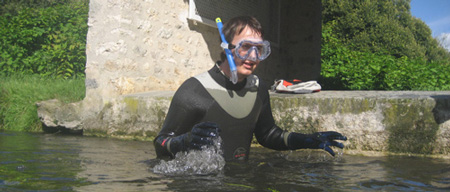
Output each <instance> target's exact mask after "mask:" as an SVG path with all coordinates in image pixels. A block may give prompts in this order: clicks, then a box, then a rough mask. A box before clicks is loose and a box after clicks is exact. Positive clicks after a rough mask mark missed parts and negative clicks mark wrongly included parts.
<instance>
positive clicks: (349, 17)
mask: <svg viewBox="0 0 450 192" xmlns="http://www.w3.org/2000/svg"><path fill="white" fill-rule="evenodd" d="M322 4H323V7H324V10H323V12H322V15H323V23H324V24H326V23H328V22H336V25H333V31H334V32H336V35H337V38H339V39H341V40H342V42H343V43H344V44H346V45H347V46H351V48H352V49H353V50H360V51H368V52H373V53H375V52H380V51H384V50H386V51H388V54H390V55H393V56H395V57H397V58H400V57H403V56H407V57H409V58H417V57H421V58H425V59H427V60H441V59H447V60H449V59H450V54H449V53H448V52H447V51H446V50H445V49H444V48H443V47H441V46H439V43H438V41H437V40H436V39H434V38H433V37H432V36H431V30H430V28H429V27H428V26H427V25H426V24H425V23H424V22H423V21H421V20H420V19H418V18H415V17H413V16H412V15H411V12H410V0H323V1H322Z"/></svg>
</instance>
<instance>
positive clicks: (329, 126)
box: [38, 91, 450, 158]
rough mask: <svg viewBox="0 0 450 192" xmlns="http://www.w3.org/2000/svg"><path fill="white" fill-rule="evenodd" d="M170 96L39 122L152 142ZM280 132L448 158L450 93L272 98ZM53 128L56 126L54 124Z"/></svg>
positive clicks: (46, 114) (48, 112) (54, 108)
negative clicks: (333, 136)
mask: <svg viewBox="0 0 450 192" xmlns="http://www.w3.org/2000/svg"><path fill="white" fill-rule="evenodd" d="M173 94H174V92H173V91H158V92H146V93H138V94H130V95H122V96H119V97H116V98H114V99H111V100H109V101H107V102H105V104H104V107H103V109H102V110H101V111H100V112H99V113H98V114H96V115H89V116H82V115H80V117H79V119H71V120H70V121H67V119H64V117H63V116H57V115H56V116H55V115H54V114H61V113H64V112H63V111H64V110H67V109H72V110H76V109H82V108H83V105H87V104H86V103H83V102H79V103H77V104H71V105H65V106H66V107H58V105H60V104H58V102H57V101H54V100H53V101H44V102H40V103H39V106H40V107H39V108H38V111H39V110H40V112H39V117H40V118H41V120H42V122H44V123H46V125H47V126H49V127H55V128H62V127H64V125H70V127H66V128H64V129H71V130H78V131H82V133H83V135H92V136H102V137H118V138H132V139H138V140H152V139H153V137H154V136H155V135H156V134H157V133H158V132H159V129H160V127H161V125H162V123H163V122H164V118H165V114H166V112H167V109H168V107H169V104H170V100H171V98H172V96H173ZM271 104H272V109H273V115H274V118H275V120H276V122H277V124H278V125H279V126H280V127H283V128H284V129H287V130H289V131H298V132H302V133H311V132H316V131H338V132H341V133H343V134H344V135H346V136H347V137H348V138H349V140H348V141H347V142H346V143H345V144H346V150H345V151H346V152H349V153H352V154H364V155H370V154H373V155H380V154H381V155H387V154H409V155H419V156H422V155H424V156H435V157H444V158H445V157H448V156H449V155H450V121H449V119H450V91H440V92H434V91H432V92H430V91H321V92H319V93H314V94H277V93H272V94H271ZM55 122H56V123H55Z"/></svg>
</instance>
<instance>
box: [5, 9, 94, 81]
mask: <svg viewBox="0 0 450 192" xmlns="http://www.w3.org/2000/svg"><path fill="white" fill-rule="evenodd" d="M51 5H54V6H49V7H36V8H29V7H28V8H22V9H20V10H18V11H17V12H14V11H9V12H6V13H3V14H2V15H1V17H0V42H1V45H0V75H7V76H9V75H12V74H40V75H41V76H55V77H62V78H68V77H73V76H83V75H84V68H85V63H86V55H85V49H86V48H85V47H86V34H87V14H88V1H87V0H80V1H73V2H70V3H66V4H61V3H54V4H51ZM3 7H5V6H3Z"/></svg>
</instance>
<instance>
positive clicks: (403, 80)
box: [320, 22, 450, 91]
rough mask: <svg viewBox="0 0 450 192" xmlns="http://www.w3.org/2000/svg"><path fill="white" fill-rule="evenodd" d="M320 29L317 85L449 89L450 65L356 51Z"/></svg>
mask: <svg viewBox="0 0 450 192" xmlns="http://www.w3.org/2000/svg"><path fill="white" fill-rule="evenodd" d="M333 24H334V23H333V22H330V23H328V24H327V25H325V26H324V28H323V30H322V71H321V79H320V83H321V84H322V86H323V89H328V90H332V89H334V90H433V91H438V90H450V64H448V63H444V62H442V63H440V62H436V61H426V60H425V59H421V58H416V59H410V58H408V57H406V56H403V57H401V58H396V57H394V56H392V55H389V54H383V52H381V53H378V54H376V53H371V52H362V51H355V50H351V49H350V48H348V47H347V46H346V45H344V43H342V42H341V41H340V40H339V39H338V38H337V37H336V36H335V35H334V34H335V33H333V31H332V27H331V26H330V25H333Z"/></svg>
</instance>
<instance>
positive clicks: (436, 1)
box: [411, 0, 450, 51]
mask: <svg viewBox="0 0 450 192" xmlns="http://www.w3.org/2000/svg"><path fill="white" fill-rule="evenodd" d="M411 14H412V15H413V16H414V17H417V18H419V19H421V20H422V21H424V22H425V23H426V24H427V25H428V26H429V27H430V29H431V32H432V36H433V37H437V38H438V39H439V38H443V39H444V40H443V46H444V47H446V48H447V49H448V50H449V51H450V0H411Z"/></svg>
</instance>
